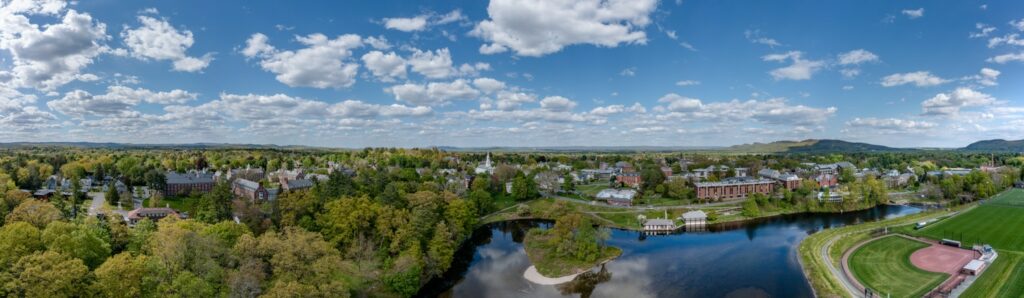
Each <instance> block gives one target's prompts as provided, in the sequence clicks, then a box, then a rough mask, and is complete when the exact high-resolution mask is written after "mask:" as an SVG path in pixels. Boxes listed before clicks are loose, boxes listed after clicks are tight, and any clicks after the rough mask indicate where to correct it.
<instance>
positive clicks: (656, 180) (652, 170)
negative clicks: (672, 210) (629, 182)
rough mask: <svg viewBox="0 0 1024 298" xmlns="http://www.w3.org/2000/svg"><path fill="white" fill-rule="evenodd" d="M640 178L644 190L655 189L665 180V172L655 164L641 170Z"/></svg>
mask: <svg viewBox="0 0 1024 298" xmlns="http://www.w3.org/2000/svg"><path fill="white" fill-rule="evenodd" d="M640 180H641V181H642V182H643V185H642V186H643V189H644V190H653V189H654V188H655V187H656V186H658V185H661V184H662V183H664V182H665V173H664V172H662V171H661V169H658V168H657V167H655V166H648V167H644V169H643V170H642V171H640Z"/></svg>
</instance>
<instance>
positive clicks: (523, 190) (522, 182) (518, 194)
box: [512, 175, 530, 202]
mask: <svg viewBox="0 0 1024 298" xmlns="http://www.w3.org/2000/svg"><path fill="white" fill-rule="evenodd" d="M529 187H530V186H529V184H528V182H527V181H526V176H523V175H519V176H516V177H515V178H512V198H513V199H515V200H516V201H520V202H521V201H526V200H529V199H530V189H529Z"/></svg>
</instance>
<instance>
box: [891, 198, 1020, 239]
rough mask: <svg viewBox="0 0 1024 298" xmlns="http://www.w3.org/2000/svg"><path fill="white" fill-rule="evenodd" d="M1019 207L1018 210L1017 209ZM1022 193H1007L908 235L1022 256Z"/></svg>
mask: <svg viewBox="0 0 1024 298" xmlns="http://www.w3.org/2000/svg"><path fill="white" fill-rule="evenodd" d="M1017 206H1019V207H1017ZM1021 231H1024V190H1020V189H1011V190H1008V191H1006V192H1003V193H1001V194H999V195H997V196H996V197H995V198H993V199H991V200H990V201H989V202H986V203H985V204H981V205H978V207H975V208H974V209H972V210H970V211H967V212H965V213H963V214H960V215H957V216H954V217H952V218H948V219H945V220H942V221H940V222H938V223H935V224H933V225H931V226H929V227H926V228H924V229H922V230H920V231H916V232H912V233H911V234H914V235H921V236H925V237H929V238H933V239H946V238H948V239H955V240H960V241H961V242H963V244H964V245H967V246H970V245H973V244H976V243H987V244H991V245H992V247H995V248H999V249H1004V250H1012V251H1018V252H1024V236H1022V234H1021Z"/></svg>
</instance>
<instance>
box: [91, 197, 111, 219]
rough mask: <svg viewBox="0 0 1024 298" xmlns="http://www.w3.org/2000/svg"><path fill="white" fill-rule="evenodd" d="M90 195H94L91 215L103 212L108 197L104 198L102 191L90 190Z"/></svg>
mask: <svg viewBox="0 0 1024 298" xmlns="http://www.w3.org/2000/svg"><path fill="white" fill-rule="evenodd" d="M89 196H90V197H92V204H91V205H89V216H96V214H100V213H103V207H106V205H107V199H106V198H104V196H103V193H102V192H90V193H89Z"/></svg>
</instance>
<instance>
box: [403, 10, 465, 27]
mask: <svg viewBox="0 0 1024 298" xmlns="http://www.w3.org/2000/svg"><path fill="white" fill-rule="evenodd" d="M466 20H468V18H466V16H465V15H463V14H462V10H458V9H456V10H452V11H451V12H449V13H446V14H443V15H438V14H436V13H432V12H431V13H427V14H423V15H418V16H415V17H411V18H386V19H384V28H388V29H392V30H398V31H403V32H415V31H423V30H426V29H427V28H428V27H430V26H436V25H444V24H449V23H455V22H462V21H466Z"/></svg>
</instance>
